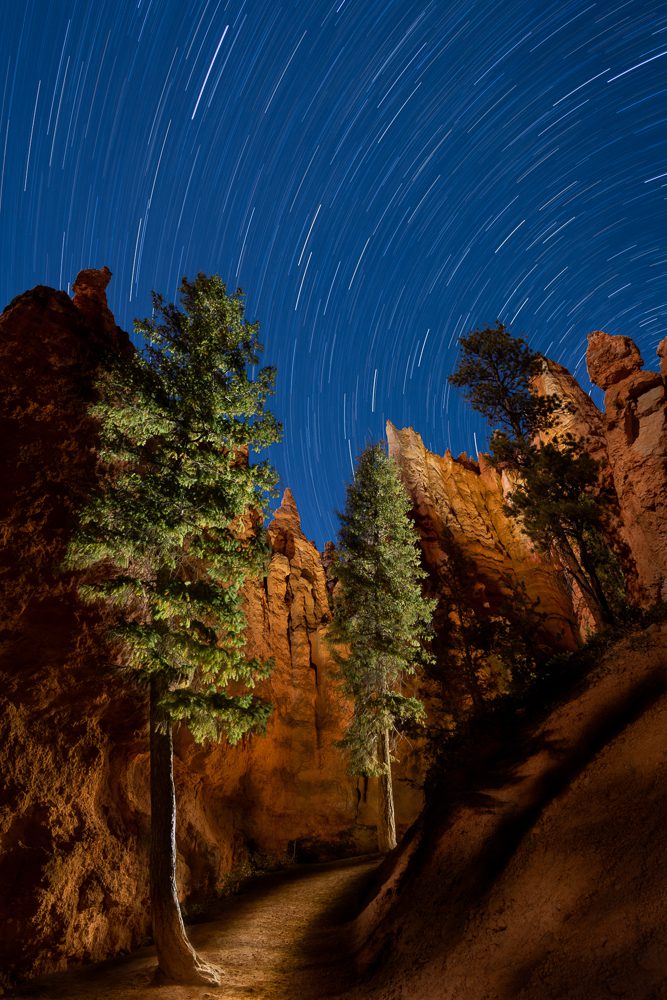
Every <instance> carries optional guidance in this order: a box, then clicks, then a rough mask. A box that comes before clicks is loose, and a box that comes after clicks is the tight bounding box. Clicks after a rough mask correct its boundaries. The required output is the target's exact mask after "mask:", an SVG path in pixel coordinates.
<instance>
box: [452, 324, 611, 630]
mask: <svg viewBox="0 0 667 1000" xmlns="http://www.w3.org/2000/svg"><path fill="white" fill-rule="evenodd" d="M459 344H460V347H461V357H460V359H459V363H458V366H457V368H456V371H455V372H454V373H453V374H452V375H450V377H449V381H450V383H451V384H452V385H454V386H456V387H457V388H460V389H463V391H464V395H465V398H466V399H467V400H468V401H469V402H470V404H471V405H472V407H473V408H474V409H476V410H477V411H478V412H479V413H481V414H483V416H485V417H486V418H487V420H488V421H489V423H490V424H491V425H492V426H493V427H494V431H493V434H492V437H491V454H492V458H493V461H494V462H495V463H496V464H497V465H500V466H503V467H504V468H507V469H509V470H510V471H513V472H515V473H516V474H517V483H516V485H515V488H514V490H513V491H512V493H511V494H510V495H509V498H508V503H507V505H506V510H507V512H508V513H509V514H510V515H511V516H513V517H515V518H517V519H518V520H519V521H520V522H521V524H522V527H523V528H524V530H525V531H526V533H527V534H528V535H529V537H530V538H531V539H532V540H533V541H534V542H535V544H536V545H537V547H538V548H540V549H542V550H543V551H549V552H551V553H552V554H553V555H555V556H557V558H558V559H559V561H560V562H561V564H562V565H563V567H564V568H565V570H566V572H567V573H568V574H569V576H570V577H571V578H572V579H573V580H575V581H576V582H577V584H578V586H579V588H580V590H581V592H582V593H583V595H584V598H585V599H586V601H587V603H588V605H589V607H590V608H591V611H592V612H593V614H594V616H595V617H596V618H597V620H598V621H599V622H600V623H608V622H610V621H611V620H612V619H613V612H612V609H611V606H610V602H609V600H608V598H607V595H606V593H605V589H604V587H603V585H602V582H601V575H604V573H602V574H601V571H600V558H601V557H602V553H603V552H606V556H605V557H604V558H602V562H603V563H605V564H606V565H609V566H612V564H613V563H614V560H613V557H612V556H611V553H610V552H609V548H608V546H607V545H606V543H605V542H604V538H603V534H602V523H603V514H604V511H603V500H602V498H601V497H600V495H599V490H598V478H599V477H598V464H597V462H596V461H595V460H594V459H593V458H592V457H591V456H590V455H588V454H587V453H585V452H584V451H583V450H582V449H581V447H580V445H579V443H578V442H576V441H575V440H574V438H573V437H572V436H571V435H568V436H565V437H561V438H559V437H558V435H552V439H551V441H549V442H548V443H546V444H545V443H544V440H543V437H544V432H545V431H549V430H550V429H551V428H552V427H553V425H554V422H555V416H556V413H557V411H558V409H559V408H560V403H559V400H558V399H557V397H556V396H554V395H544V396H541V395H539V394H538V393H536V392H535V391H534V388H533V380H534V378H535V376H537V375H538V374H539V373H540V372H541V370H542V368H543V364H544V359H543V358H542V355H541V354H539V353H538V352H537V351H533V350H532V349H531V348H530V347H529V346H528V344H527V343H526V341H525V340H522V339H521V338H520V337H519V338H515V337H513V336H512V335H511V333H510V332H509V331H508V330H507V328H506V327H505V326H503V324H502V323H497V324H496V326H495V327H486V328H484V329H482V330H474V331H473V332H472V333H470V334H468V335H467V336H465V337H461V338H460V340H459Z"/></svg>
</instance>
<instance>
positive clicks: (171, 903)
mask: <svg viewBox="0 0 667 1000" xmlns="http://www.w3.org/2000/svg"><path fill="white" fill-rule="evenodd" d="M164 693H165V688H164V682H163V681H162V680H161V678H159V677H157V676H156V675H155V674H153V675H152V676H151V683H150V758H151V848H150V896H151V916H152V919H153V939H154V941H155V948H156V950H157V960H158V972H159V973H161V975H162V976H163V977H164V978H165V979H168V980H170V981H172V982H177V983H186V984H188V985H195V984H204V985H211V986H215V985H219V983H220V974H219V971H218V970H217V969H215V968H214V967H213V966H211V965H207V963H206V962H204V961H202V960H201V959H200V958H199V956H198V955H197V953H196V952H195V950H194V948H193V947H192V945H191V944H190V942H189V941H188V938H187V935H186V933H185V927H184V925H183V917H182V915H181V908H180V906H179V903H178V896H177V895H176V794H175V791H174V753H173V740H172V726H171V719H170V718H169V715H168V713H167V712H165V710H164V709H163V708H161V707H160V704H159V702H160V698H161V697H162V696H163V695H164Z"/></svg>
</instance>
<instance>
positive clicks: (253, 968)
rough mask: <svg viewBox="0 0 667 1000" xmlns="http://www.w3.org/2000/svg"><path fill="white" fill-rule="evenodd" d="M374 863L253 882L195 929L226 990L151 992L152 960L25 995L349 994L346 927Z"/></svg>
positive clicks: (212, 997) (122, 999) (237, 998)
mask: <svg viewBox="0 0 667 1000" xmlns="http://www.w3.org/2000/svg"><path fill="white" fill-rule="evenodd" d="M377 864H378V861H377V859H376V858H375V859H368V858H356V859H352V860H350V861H343V862H335V863H333V864H327V865H316V866H308V867H303V868H299V869H294V870H290V871H287V872H280V873H278V874H275V875H268V876H264V877H262V878H259V879H257V880H255V881H254V882H253V883H251V884H250V885H249V886H248V888H247V890H246V891H244V892H242V893H241V894H240V895H238V896H234V897H231V898H229V899H227V900H224V901H223V902H222V903H220V904H218V906H217V908H216V913H215V918H214V919H213V920H211V921H210V922H208V923H204V924H199V925H197V926H195V927H191V928H190V932H189V933H190V938H191V940H192V942H193V944H194V945H195V947H196V948H197V949H198V951H200V952H201V953H202V955H203V956H204V957H205V958H206V959H207V960H208V961H209V962H212V963H213V964H215V965H217V966H219V967H220V968H222V969H223V972H224V974H223V981H222V985H221V986H220V987H219V988H216V989H214V988H212V987H210V986H207V987H193V986H159V987H156V986H155V985H154V984H153V973H154V970H155V954H154V951H153V949H152V948H144V949H142V950H141V951H138V952H135V953H134V954H133V955H131V956H129V957H128V958H124V959H118V960H114V961H110V962H104V963H102V964H101V965H96V966H93V967H90V968H88V969H80V970H76V971H72V972H67V973H61V974H58V975H55V976H50V977H48V978H45V979H42V980H40V981H39V982H38V983H37V982H35V983H34V984H32V985H31V986H30V987H27V988H24V989H23V990H22V991H21V994H20V995H21V996H22V997H32V998H34V1000H42V998H44V1000H46V998H49V1000H51V998H53V1000H140V998H144V997H146V998H151V1000H242V998H243V1000H245V998H248V997H251V998H256V1000H288V998H289V1000H320V998H321V997H326V996H330V995H331V994H334V993H338V992H341V991H343V990H345V989H346V988H348V987H349V986H351V985H352V977H353V971H352V968H351V963H350V962H349V961H348V955H349V947H350V937H349V926H350V925H349V923H348V918H349V917H350V916H351V914H352V913H353V911H354V906H355V902H356V900H357V899H358V898H359V894H360V893H361V892H363V889H364V887H365V886H366V884H367V882H368V879H369V875H370V873H371V872H372V871H373V870H374V869H375V867H376V866H377Z"/></svg>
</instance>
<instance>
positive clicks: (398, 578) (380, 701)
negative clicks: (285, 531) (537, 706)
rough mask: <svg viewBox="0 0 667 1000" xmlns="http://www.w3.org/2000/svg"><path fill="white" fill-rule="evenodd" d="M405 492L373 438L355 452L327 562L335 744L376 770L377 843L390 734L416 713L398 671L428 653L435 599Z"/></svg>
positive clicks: (384, 837)
mask: <svg viewBox="0 0 667 1000" xmlns="http://www.w3.org/2000/svg"><path fill="white" fill-rule="evenodd" d="M410 508H411V504H410V500H409V498H408V496H407V493H406V491H405V488H404V487H403V484H402V483H401V481H400V479H399V476H398V472H397V470H396V466H395V464H394V462H393V461H392V460H391V459H390V458H388V457H387V455H386V454H385V452H384V450H383V449H382V447H381V446H380V445H373V446H371V447H369V448H367V449H366V450H365V451H364V452H363V453H362V454H361V456H360V458H359V460H358V463H357V467H356V472H355V477H354V481H353V482H352V483H351V484H350V485H349V486H348V488H347V503H346V506H345V511H344V512H343V513H342V514H340V515H339V517H340V521H341V527H340V532H339V542H338V547H337V554H336V562H335V570H336V575H337V577H338V581H339V584H338V587H337V589H336V593H335V601H334V612H333V621H332V626H331V630H330V638H331V640H332V641H333V642H334V643H335V645H334V646H333V650H334V656H335V657H336V660H337V662H338V664H339V665H340V668H341V673H342V678H343V683H344V688H345V691H346V693H347V694H348V695H349V696H350V698H351V699H352V700H353V703H354V714H353V717H352V720H351V723H350V726H349V728H348V731H347V734H346V737H345V740H344V741H343V742H344V745H345V746H346V747H347V749H348V750H349V753H350V769H351V771H352V772H353V773H354V774H360V775H366V776H370V777H377V778H378V788H379V816H378V848H379V850H380V851H382V852H386V851H389V850H392V848H394V847H395V846H396V822H395V818H394V799H393V790H392V776H391V762H392V756H391V744H392V737H393V735H394V734H395V733H396V732H399V731H400V730H401V729H404V728H405V727H406V726H409V725H410V724H415V723H417V724H421V723H423V721H424V719H425V712H424V707H423V705H422V703H421V702H420V701H419V700H418V699H417V698H415V697H411V696H407V695H405V694H404V693H403V688H404V679H405V678H406V677H407V676H408V675H410V674H413V673H414V672H415V669H416V668H417V667H418V666H419V665H420V664H424V663H425V662H426V661H427V660H428V654H427V652H426V651H425V648H424V643H425V642H427V641H428V640H429V638H430V635H431V630H430V621H431V617H432V614H433V608H434V605H435V602H434V601H431V600H428V599H426V598H424V597H422V590H421V581H422V580H423V579H424V577H425V576H426V574H425V572H424V571H423V570H422V568H421V565H420V555H419V551H418V548H417V544H416V542H417V538H416V533H415V530H414V527H413V525H412V522H411V521H410V519H409V516H408V515H409V511H410Z"/></svg>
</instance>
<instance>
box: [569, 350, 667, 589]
mask: <svg viewBox="0 0 667 1000" xmlns="http://www.w3.org/2000/svg"><path fill="white" fill-rule="evenodd" d="M658 355H659V357H660V359H661V365H662V368H663V369H664V368H665V341H663V342H662V344H661V345H660V346H659V347H658ZM587 362H588V371H589V374H590V377H591V380H592V381H593V382H594V383H595V384H596V385H598V386H599V387H600V388H601V389H604V390H605V437H606V445H607V453H608V458H609V467H610V470H611V475H612V477H613V483H614V487H615V490H616V495H617V497H618V503H619V509H620V518H621V533H622V535H623V538H624V540H625V542H626V544H627V546H628V548H629V549H630V552H631V553H632V557H633V560H634V564H635V567H636V574H637V575H636V580H635V581H633V593H632V596H633V597H634V599H635V600H636V601H637V602H638V603H640V604H641V605H643V606H649V605H651V604H653V603H654V602H655V601H656V600H659V599H660V600H663V601H664V600H667V532H666V530H665V524H666V523H667V393H666V390H665V374H664V372H663V373H659V372H653V371H645V370H643V369H642V364H643V362H642V359H641V355H640V353H639V351H638V349H637V347H636V346H635V344H634V343H633V342H632V341H631V340H630V338H629V337H618V336H612V335H610V334H607V333H603V332H601V331H599V330H598V331H595V332H594V333H592V334H591V335H590V337H589V341H588V354H587Z"/></svg>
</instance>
